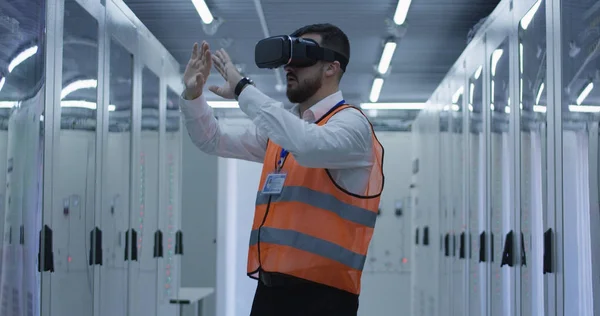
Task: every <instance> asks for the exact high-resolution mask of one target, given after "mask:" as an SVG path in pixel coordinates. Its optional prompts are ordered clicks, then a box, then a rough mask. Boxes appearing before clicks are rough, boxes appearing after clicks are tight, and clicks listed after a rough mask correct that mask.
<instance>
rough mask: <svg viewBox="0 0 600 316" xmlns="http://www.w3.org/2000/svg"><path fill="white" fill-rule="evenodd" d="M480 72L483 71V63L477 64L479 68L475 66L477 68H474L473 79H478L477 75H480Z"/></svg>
mask: <svg viewBox="0 0 600 316" xmlns="http://www.w3.org/2000/svg"><path fill="white" fill-rule="evenodd" d="M481 72H483V65H482V66H479V68H477V70H475V80H479V77H480V76H481Z"/></svg>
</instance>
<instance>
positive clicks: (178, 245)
mask: <svg viewBox="0 0 600 316" xmlns="http://www.w3.org/2000/svg"><path fill="white" fill-rule="evenodd" d="M175 254H176V255H183V233H182V232H181V230H178V231H177V233H175Z"/></svg>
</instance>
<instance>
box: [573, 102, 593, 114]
mask: <svg viewBox="0 0 600 316" xmlns="http://www.w3.org/2000/svg"><path fill="white" fill-rule="evenodd" d="M569 111H571V112H582V113H598V112H600V106H598V105H580V104H578V105H569Z"/></svg>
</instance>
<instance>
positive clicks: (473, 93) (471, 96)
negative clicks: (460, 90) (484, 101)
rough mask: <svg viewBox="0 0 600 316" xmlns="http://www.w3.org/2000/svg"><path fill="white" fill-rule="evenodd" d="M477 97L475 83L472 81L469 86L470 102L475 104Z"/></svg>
mask: <svg viewBox="0 0 600 316" xmlns="http://www.w3.org/2000/svg"><path fill="white" fill-rule="evenodd" d="M474 98H475V84H474V83H471V85H470V86H469V104H473V99H474Z"/></svg>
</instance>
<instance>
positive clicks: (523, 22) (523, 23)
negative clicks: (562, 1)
mask: <svg viewBox="0 0 600 316" xmlns="http://www.w3.org/2000/svg"><path fill="white" fill-rule="evenodd" d="M541 3H542V0H538V1H536V2H535V4H534V5H533V7H531V9H529V11H527V13H525V16H523V19H521V27H522V28H523V29H524V30H526V29H527V28H528V27H529V23H531V21H532V20H533V16H534V15H535V13H536V12H537V10H538V9H539V8H540V4H541Z"/></svg>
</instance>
